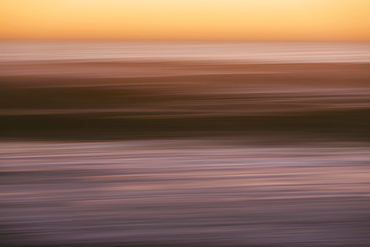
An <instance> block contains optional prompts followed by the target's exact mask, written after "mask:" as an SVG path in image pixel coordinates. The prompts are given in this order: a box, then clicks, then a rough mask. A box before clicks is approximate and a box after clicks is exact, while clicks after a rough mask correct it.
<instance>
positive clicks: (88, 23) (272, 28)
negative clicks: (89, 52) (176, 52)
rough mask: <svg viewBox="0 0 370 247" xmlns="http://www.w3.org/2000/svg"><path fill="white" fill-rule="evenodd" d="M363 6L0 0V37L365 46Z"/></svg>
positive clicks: (258, 0) (368, 30) (346, 0)
mask: <svg viewBox="0 0 370 247" xmlns="http://www.w3.org/2000/svg"><path fill="white" fill-rule="evenodd" d="M369 9H370V0H0V39H13V40H14V39H15V40H17V39H20V40H24V39H57V40H59V39H61V40H65V39H77V40H78V39H93V40H94V39H98V40H101V39H103V40H105V39H106V40H112V39H113V40H115V39H123V40H221V41H222V40H252V41H254V40H273V41H289V40H302V41H316V40H318V41H370V14H369Z"/></svg>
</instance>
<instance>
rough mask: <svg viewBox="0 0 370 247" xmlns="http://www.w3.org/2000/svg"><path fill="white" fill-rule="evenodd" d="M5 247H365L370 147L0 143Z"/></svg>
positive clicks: (162, 142) (239, 143)
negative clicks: (51, 246) (82, 246)
mask: <svg viewBox="0 0 370 247" xmlns="http://www.w3.org/2000/svg"><path fill="white" fill-rule="evenodd" d="M0 145H1V148H0V160H1V164H2V165H1V173H0V174H1V198H2V201H1V208H2V209H1V222H2V223H1V225H2V236H3V237H5V239H6V243H7V244H9V245H22V244H23V245H36V246H37V245H47V244H55V243H58V244H87V246H88V245H89V244H102V245H103V246H109V245H113V244H115V243H116V244H117V243H119V244H120V246H127V245H130V244H137V245H140V244H143V245H144V244H152V245H154V244H158V245H159V246H176V245H180V244H182V245H189V246H366V244H367V243H368V241H369V240H370V239H369V235H368V230H369V224H368V216H369V213H370V208H369V196H370V186H369V181H370V146H369V145H367V144H364V143H356V142H352V143H349V142H347V143H344V142H320V143H310V144H300V145H289V144H285V145H267V146H266V145H258V144H256V139H254V140H253V139H250V140H241V139H208V140H207V139H203V140H201V139H177V140H174V139H172V140H150V141H149V140H142V141H117V142H88V143H86V142H83V143H79V142H2V143H0Z"/></svg>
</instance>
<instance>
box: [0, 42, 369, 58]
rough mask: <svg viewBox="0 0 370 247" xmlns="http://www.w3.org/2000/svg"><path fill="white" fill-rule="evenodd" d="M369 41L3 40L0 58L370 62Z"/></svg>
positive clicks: (0, 45)
mask: <svg viewBox="0 0 370 247" xmlns="http://www.w3.org/2000/svg"><path fill="white" fill-rule="evenodd" d="M369 51H370V44H368V43H303V42H301V43H291V42H290V43H289V42H281V43H271V42H267V43H222V42H219V43H206V42H203V43H196V42H193V43H191V42H188V43H179V42H177V43H168V42H167V43H166V42H141V43H140V42H132V43H129V42H80V43H78V42H59V43H58V42H8V43H6V42H2V43H0V62H16V61H18V62H19V61H21V62H24V61H53V60H54V61H63V60H67V61H68V60H78V61H143V60H145V61H202V60H203V61H224V62H225V61H228V62H236V63H238V62H242V63H302V62H304V63H330V62H370V52H369Z"/></svg>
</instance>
